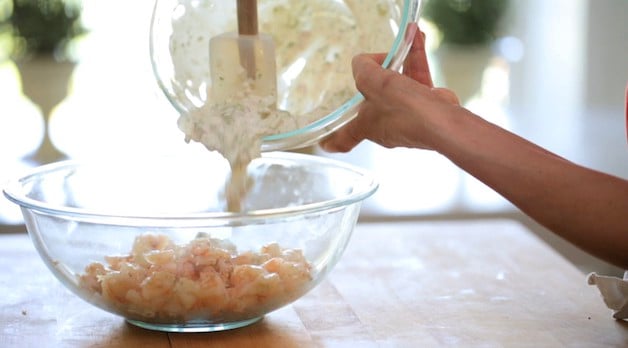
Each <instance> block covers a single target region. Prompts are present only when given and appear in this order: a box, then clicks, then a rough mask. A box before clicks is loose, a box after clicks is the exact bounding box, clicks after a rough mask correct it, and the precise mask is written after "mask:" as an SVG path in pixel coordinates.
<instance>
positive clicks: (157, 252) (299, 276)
mask: <svg viewBox="0 0 628 348" xmlns="http://www.w3.org/2000/svg"><path fill="white" fill-rule="evenodd" d="M249 172H250V174H251V176H252V177H253V178H254V183H253V184H252V187H251V191H250V194H249V195H248V196H247V198H246V201H245V205H244V206H245V211H244V212H242V213H231V212H226V211H225V207H224V205H225V203H224V198H223V192H222V190H223V188H224V184H225V180H226V177H227V175H228V173H229V166H228V164H227V162H226V161H225V160H224V159H223V158H221V157H220V156H219V155H216V154H212V153H210V154H209V155H207V156H205V157H203V160H202V161H190V160H186V159H180V158H179V159H175V158H159V159H143V160H134V161H129V162H125V161H119V160H117V161H116V162H104V161H100V162H78V161H64V162H58V163H54V164H49V165H45V166H42V167H39V168H37V169H34V170H32V172H30V173H29V174H28V175H26V176H23V177H22V178H20V179H17V180H14V181H12V182H10V183H9V184H8V186H7V187H6V188H5V190H4V194H5V195H6V196H7V197H8V198H9V199H10V200H11V201H13V202H14V203H17V204H18V205H20V207H21V208H22V213H23V215H24V219H25V222H26V226H27V230H28V233H29V234H30V236H31V239H32V241H33V243H34V245H35V247H36V249H37V251H38V252H39V254H40V256H41V258H42V259H43V260H44V262H45V263H46V265H47V266H48V268H49V269H50V270H51V271H52V273H53V274H54V275H55V276H56V277H57V279H59V280H60V281H61V282H62V283H63V284H64V285H65V286H66V287H67V288H69V289H70V290H72V291H73V292H74V293H75V294H76V295H78V296H79V297H80V298H82V299H83V300H85V301H87V302H89V303H91V304H93V305H95V306H97V307H99V308H101V309H103V310H106V311H109V312H111V313H115V314H117V315H120V316H122V317H124V318H126V319H127V320H128V321H129V322H131V323H133V324H135V325H138V326H141V327H145V328H149V329H154V330H162V331H174V332H200V331H217V330H225V329H231V328H236V327H241V326H245V325H248V324H250V323H253V322H255V321H257V320H259V319H260V318H262V317H263V316H264V315H265V314H266V313H269V312H271V311H273V310H276V309H278V308H280V307H282V306H284V305H286V304H289V303H291V302H293V301H295V300H296V299H298V298H300V297H301V296H303V295H304V294H305V293H307V292H308V291H309V290H310V289H312V288H313V287H314V286H316V285H317V284H318V283H319V282H320V281H321V280H322V279H323V278H324V277H325V275H326V274H327V273H328V272H329V271H330V270H331V268H332V267H333V266H334V265H335V264H336V262H337V261H338V260H339V258H340V257H341V255H342V253H343V251H344V249H345V247H346V245H347V243H348V241H349V239H350V236H351V233H352V231H353V229H354V227H355V224H356V221H357V217H358V214H359V211H360V205H361V202H362V201H363V200H364V199H366V198H367V197H369V196H370V195H371V194H372V193H373V192H374V191H375V190H376V188H377V184H376V182H375V181H374V180H373V178H372V177H371V176H370V175H369V174H368V173H365V172H363V171H361V170H359V169H356V168H354V167H352V166H349V165H346V164H343V163H342V162H338V161H335V160H330V159H325V158H321V157H316V156H310V155H302V154H294V153H281V152H278V153H275V152H272V153H267V154H265V155H264V156H262V157H261V158H258V159H256V160H255V161H253V163H252V164H251V165H250V166H249Z"/></svg>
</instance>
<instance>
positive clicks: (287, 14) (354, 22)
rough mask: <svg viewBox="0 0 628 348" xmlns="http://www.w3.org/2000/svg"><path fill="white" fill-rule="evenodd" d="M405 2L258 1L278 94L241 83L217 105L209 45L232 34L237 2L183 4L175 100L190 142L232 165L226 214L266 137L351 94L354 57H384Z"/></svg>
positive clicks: (175, 52) (174, 48) (234, 206)
mask: <svg viewBox="0 0 628 348" xmlns="http://www.w3.org/2000/svg"><path fill="white" fill-rule="evenodd" d="M402 4H403V1H401V0H398V1H387V0H360V1H358V0H345V1H341V0H318V1H290V0H267V1H263V0H260V1H259V9H258V11H259V24H260V32H262V33H267V34H270V35H271V36H272V37H273V41H274V43H275V50H276V63H277V75H278V76H277V95H276V96H275V95H272V96H265V97H259V96H255V95H253V94H252V93H250V85H249V84H247V83H244V85H243V86H242V89H241V90H240V92H239V93H237V94H235V95H233V97H232V98H230V99H228V100H227V101H224V102H220V103H214V102H212V81H211V77H210V76H211V72H210V64H209V61H210V57H209V48H208V47H209V40H210V39H211V38H212V37H214V36H216V35H219V34H221V33H223V32H225V30H235V26H236V24H235V23H236V22H235V2H225V1H221V0H215V1H181V4H180V5H179V7H178V8H177V10H176V11H175V15H174V16H173V18H172V24H173V33H172V35H171V42H170V50H171V55H172V59H173V64H174V69H175V74H176V76H175V80H176V81H175V82H176V83H175V85H176V86H178V90H177V93H178V99H180V101H182V102H183V104H184V105H186V107H187V109H188V112H187V113H183V114H182V115H181V117H180V119H179V121H178V126H179V128H180V129H181V130H182V131H183V132H184V133H185V134H186V141H190V140H192V141H196V142H199V143H202V144H203V145H205V147H206V148H207V149H209V150H212V151H218V152H220V153H221V154H222V155H223V156H224V157H225V158H226V159H227V160H228V161H229V163H230V165H231V168H232V172H233V173H232V179H231V180H230V182H229V183H228V185H227V188H226V196H227V201H228V209H229V210H231V211H238V210H239V206H240V204H239V202H240V200H241V199H242V198H243V197H244V195H245V194H246V191H247V188H248V187H249V186H250V180H249V179H248V178H247V175H246V167H247V165H248V163H250V161H252V160H253V159H255V158H257V157H259V156H260V148H261V142H262V138H263V137H264V136H267V135H272V134H278V133H285V132H288V131H291V130H295V129H299V128H303V127H305V126H307V125H308V124H310V123H312V122H314V121H317V120H319V119H320V118H322V117H324V116H326V115H328V114H329V113H330V112H332V111H333V110H335V109H337V108H338V107H340V106H341V105H342V104H344V103H345V102H346V101H347V100H349V99H350V98H351V97H353V96H354V95H355V94H356V93H357V91H356V90H355V86H354V81H353V77H352V73H351V65H350V62H351V59H352V57H353V56H354V55H356V54H358V53H362V52H386V51H388V50H389V49H390V47H391V45H392V41H393V39H394V36H395V35H396V32H397V30H398V28H395V27H394V23H395V22H399V17H400V16H401V13H400V11H401V10H400V9H401V8H402V6H403V5H402Z"/></svg>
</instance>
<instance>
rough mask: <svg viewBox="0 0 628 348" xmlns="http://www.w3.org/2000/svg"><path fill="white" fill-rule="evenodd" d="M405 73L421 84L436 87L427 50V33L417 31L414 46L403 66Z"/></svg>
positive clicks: (413, 41)
mask: <svg viewBox="0 0 628 348" xmlns="http://www.w3.org/2000/svg"><path fill="white" fill-rule="evenodd" d="M403 73H404V74H405V75H408V76H410V77H411V78H412V79H414V80H416V81H418V82H419V83H421V84H424V85H426V86H428V87H434V83H433V81H432V75H431V73H430V67H429V62H428V60H427V52H426V50H425V33H423V32H422V31H418V30H417V32H416V34H415V35H414V38H413V39H412V46H410V51H409V52H408V56H407V58H406V60H405V61H404V64H403Z"/></svg>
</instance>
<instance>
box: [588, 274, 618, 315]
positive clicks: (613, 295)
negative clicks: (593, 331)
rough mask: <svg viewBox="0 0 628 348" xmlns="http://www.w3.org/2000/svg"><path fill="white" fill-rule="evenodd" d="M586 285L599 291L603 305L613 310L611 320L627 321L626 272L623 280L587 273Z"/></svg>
mask: <svg viewBox="0 0 628 348" xmlns="http://www.w3.org/2000/svg"><path fill="white" fill-rule="evenodd" d="M587 283H589V284H590V285H596V286H597V288H598V289H599V290H600V293H601V295H602V298H603V299H604V303H606V306H607V307H608V308H610V309H612V310H613V318H615V319H624V320H626V319H628V271H626V272H625V273H624V278H623V279H621V278H618V277H612V276H603V275H598V274H596V273H595V272H593V273H589V275H588V276H587Z"/></svg>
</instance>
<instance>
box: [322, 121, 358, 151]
mask: <svg viewBox="0 0 628 348" xmlns="http://www.w3.org/2000/svg"><path fill="white" fill-rule="evenodd" d="M356 121H357V119H354V120H353V121H351V122H349V123H348V124H346V125H345V126H343V127H342V128H340V129H338V130H337V131H335V132H334V133H332V134H331V135H329V136H328V137H327V138H325V139H323V140H321V141H320V142H319V145H320V147H321V148H322V149H323V150H325V151H327V152H349V151H351V150H352V149H353V148H354V147H356V146H357V145H358V144H359V143H360V142H362V140H364V137H362V136H360V135H358V134H359V133H358V132H356V130H357V129H359V128H358V126H357V122H356Z"/></svg>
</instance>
